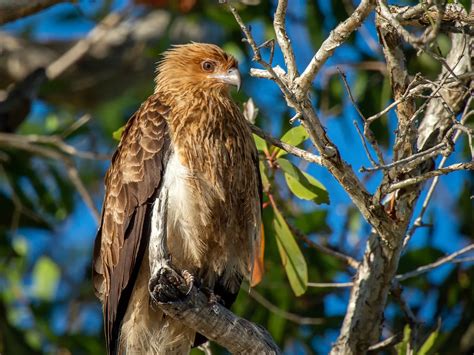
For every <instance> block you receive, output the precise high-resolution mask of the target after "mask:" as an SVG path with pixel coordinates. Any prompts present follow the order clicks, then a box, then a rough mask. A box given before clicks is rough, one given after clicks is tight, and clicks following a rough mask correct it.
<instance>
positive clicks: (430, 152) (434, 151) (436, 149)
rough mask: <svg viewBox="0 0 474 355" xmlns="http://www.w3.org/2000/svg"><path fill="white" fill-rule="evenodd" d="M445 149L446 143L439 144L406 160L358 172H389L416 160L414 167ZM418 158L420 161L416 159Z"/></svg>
mask: <svg viewBox="0 0 474 355" xmlns="http://www.w3.org/2000/svg"><path fill="white" fill-rule="evenodd" d="M445 148H446V143H445V142H441V143H439V144H437V145H435V146H434V147H431V148H429V149H426V150H423V151H421V152H419V153H415V154H412V155H410V156H409V157H407V158H403V159H400V160H397V161H394V162H392V163H390V164H385V165H377V166H374V167H372V168H365V167H361V168H360V170H359V171H360V172H373V171H377V170H389V169H391V168H394V167H396V166H399V165H402V164H405V163H409V162H412V161H414V160H416V163H415V164H414V165H418V164H419V163H421V162H423V161H426V160H429V159H431V158H433V157H435V156H437V155H438V154H440V153H441V151H443V150H444V149H445ZM418 158H420V159H418ZM411 169H412V167H411V164H410V168H409V170H411Z"/></svg>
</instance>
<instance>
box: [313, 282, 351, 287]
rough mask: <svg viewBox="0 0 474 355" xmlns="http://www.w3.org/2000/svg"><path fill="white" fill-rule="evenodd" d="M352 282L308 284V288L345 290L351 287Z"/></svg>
mask: <svg viewBox="0 0 474 355" xmlns="http://www.w3.org/2000/svg"><path fill="white" fill-rule="evenodd" d="M352 286H354V284H353V283H352V282H308V287H316V288H346V287H352Z"/></svg>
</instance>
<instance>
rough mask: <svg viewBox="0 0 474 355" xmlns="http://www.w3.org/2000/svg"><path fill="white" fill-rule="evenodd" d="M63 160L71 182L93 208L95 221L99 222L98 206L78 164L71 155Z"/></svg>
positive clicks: (88, 205)
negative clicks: (78, 168)
mask: <svg viewBox="0 0 474 355" xmlns="http://www.w3.org/2000/svg"><path fill="white" fill-rule="evenodd" d="M63 161H64V165H65V166H66V170H67V173H68V175H69V178H70V179H71V182H72V183H73V185H74V187H75V188H76V190H77V192H79V195H80V196H81V198H82V200H83V201H84V203H85V204H86V206H87V207H88V208H89V209H90V210H91V212H92V215H93V216H94V219H95V221H96V222H99V218H100V214H99V211H98V210H97V207H96V206H95V204H94V200H93V199H92V196H91V195H90V193H89V191H88V190H87V189H86V187H85V186H84V183H83V182H82V179H81V177H80V175H79V171H78V170H77V168H76V165H75V164H74V161H73V160H72V159H71V158H70V157H65V158H64V159H63Z"/></svg>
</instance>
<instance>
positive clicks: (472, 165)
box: [386, 161, 474, 193]
mask: <svg viewBox="0 0 474 355" xmlns="http://www.w3.org/2000/svg"><path fill="white" fill-rule="evenodd" d="M459 170H474V162H472V161H471V162H467V163H457V164H452V165H450V166H447V167H444V168H439V169H437V170H432V171H429V172H427V173H425V174H423V175H418V176H415V177H412V178H408V179H406V180H403V181H400V182H396V183H394V184H392V185H390V186H389V187H388V189H387V191H386V193H390V192H393V191H396V190H399V189H402V188H405V187H408V186H411V185H414V184H419V183H420V182H422V181H425V180H428V179H431V178H432V177H435V176H440V175H446V174H449V173H452V172H453V171H459Z"/></svg>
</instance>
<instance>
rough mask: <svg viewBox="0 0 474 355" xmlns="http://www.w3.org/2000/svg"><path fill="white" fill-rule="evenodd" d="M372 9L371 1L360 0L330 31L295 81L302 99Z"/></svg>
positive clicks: (372, 2) (372, 3)
mask: <svg viewBox="0 0 474 355" xmlns="http://www.w3.org/2000/svg"><path fill="white" fill-rule="evenodd" d="M373 8H374V1H373V0H362V1H361V3H360V4H359V6H358V7H357V8H356V9H355V11H354V13H353V14H352V15H351V16H350V17H349V18H347V19H346V20H345V21H344V22H342V23H341V24H339V25H338V26H337V27H336V28H335V29H334V30H333V31H331V33H330V35H329V37H328V38H327V39H326V40H325V41H324V42H323V44H322V45H321V47H320V48H319V50H318V51H317V52H316V54H315V55H314V57H313V59H311V62H310V63H309V64H308V66H307V67H306V69H305V70H304V71H303V73H302V74H301V75H300V76H299V77H298V78H297V79H296V81H295V82H296V84H297V86H298V87H299V89H298V90H299V96H300V97H303V96H304V95H305V94H306V93H307V92H308V89H309V88H310V86H311V83H312V81H313V79H314V77H315V76H316V74H317V72H318V71H319V69H320V68H321V67H322V66H323V64H324V63H326V61H327V60H328V58H329V57H330V56H331V55H332V53H333V52H334V50H335V49H336V48H337V47H339V46H340V45H341V44H342V43H344V42H345V41H346V40H347V39H348V38H349V36H350V35H351V34H352V32H354V31H355V30H356V29H357V28H358V27H359V26H360V25H361V24H362V22H363V21H364V20H365V19H366V18H367V16H369V14H370V12H371V11H372V10H373Z"/></svg>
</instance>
